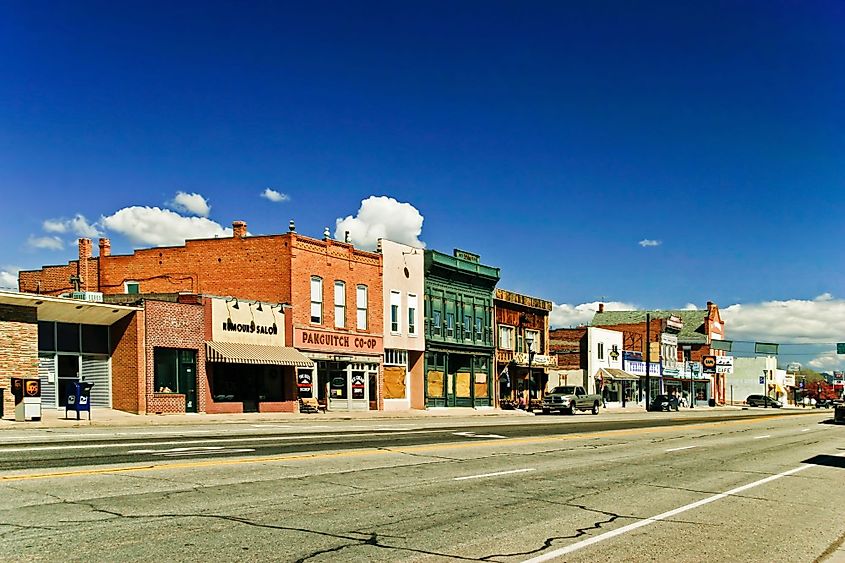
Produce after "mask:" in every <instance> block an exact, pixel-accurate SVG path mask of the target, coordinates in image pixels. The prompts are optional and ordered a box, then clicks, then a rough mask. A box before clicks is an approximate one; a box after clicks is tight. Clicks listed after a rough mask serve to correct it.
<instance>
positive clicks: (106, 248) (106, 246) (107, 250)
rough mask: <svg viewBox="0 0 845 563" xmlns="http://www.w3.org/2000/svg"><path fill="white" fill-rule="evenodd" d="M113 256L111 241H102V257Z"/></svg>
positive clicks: (105, 239) (103, 239)
mask: <svg viewBox="0 0 845 563" xmlns="http://www.w3.org/2000/svg"><path fill="white" fill-rule="evenodd" d="M103 256H111V241H110V240H109V239H107V238H101V239H100V257H101V258H102V257H103Z"/></svg>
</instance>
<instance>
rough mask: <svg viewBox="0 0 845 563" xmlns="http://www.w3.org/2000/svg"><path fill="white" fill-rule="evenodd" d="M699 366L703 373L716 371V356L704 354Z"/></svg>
mask: <svg viewBox="0 0 845 563" xmlns="http://www.w3.org/2000/svg"><path fill="white" fill-rule="evenodd" d="M701 368H702V370H703V371H704V373H716V356H704V357H703V358H701Z"/></svg>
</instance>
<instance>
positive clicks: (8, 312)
mask: <svg viewBox="0 0 845 563" xmlns="http://www.w3.org/2000/svg"><path fill="white" fill-rule="evenodd" d="M13 377H28V378H38V311H37V309H36V308H35V307H20V306H17V305H2V304H0V388H3V389H4V392H3V418H6V419H14V417H15V399H14V397H13V396H12V391H11V378H13Z"/></svg>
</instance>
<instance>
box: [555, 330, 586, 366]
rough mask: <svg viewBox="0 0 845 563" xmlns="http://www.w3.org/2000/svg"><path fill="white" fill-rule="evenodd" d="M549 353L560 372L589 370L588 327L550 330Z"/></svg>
mask: <svg viewBox="0 0 845 563" xmlns="http://www.w3.org/2000/svg"><path fill="white" fill-rule="evenodd" d="M549 353H550V354H552V355H554V356H557V368H558V369H560V370H573V369H587V327H585V326H580V327H576V328H556V329H554V330H550V331H549Z"/></svg>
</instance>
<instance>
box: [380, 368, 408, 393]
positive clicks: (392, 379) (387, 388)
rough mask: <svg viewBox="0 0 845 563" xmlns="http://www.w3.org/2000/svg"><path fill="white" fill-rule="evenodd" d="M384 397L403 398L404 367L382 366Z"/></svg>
mask: <svg viewBox="0 0 845 563" xmlns="http://www.w3.org/2000/svg"><path fill="white" fill-rule="evenodd" d="M384 398H385V399H404V398H405V368H404V367H399V366H385V367H384Z"/></svg>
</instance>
